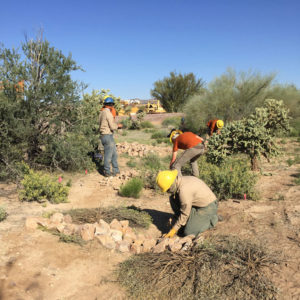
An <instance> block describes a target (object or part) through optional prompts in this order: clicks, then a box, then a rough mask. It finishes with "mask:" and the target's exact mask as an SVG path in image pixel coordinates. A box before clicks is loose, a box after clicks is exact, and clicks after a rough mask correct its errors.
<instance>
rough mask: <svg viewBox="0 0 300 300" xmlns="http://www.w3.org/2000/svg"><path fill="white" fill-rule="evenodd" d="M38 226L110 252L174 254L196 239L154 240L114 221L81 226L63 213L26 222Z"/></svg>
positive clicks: (30, 225)
mask: <svg viewBox="0 0 300 300" xmlns="http://www.w3.org/2000/svg"><path fill="white" fill-rule="evenodd" d="M38 225H41V226H43V227H46V228H48V229H55V230H57V231H58V232H60V233H63V234H66V235H76V234H77V235H79V236H81V238H82V239H83V240H84V241H90V240H93V239H97V240H98V241H99V242H100V244H101V245H103V246H104V247H105V248H108V249H114V250H118V251H120V252H131V253H142V252H150V251H151V252H154V253H160V252H163V251H164V250H166V249H169V250H171V251H173V252H175V251H180V250H182V251H183V250H186V249H188V248H189V247H190V246H192V245H193V243H194V242H195V239H194V238H195V236H192V235H191V236H186V237H184V238H180V237H174V238H170V239H169V238H160V239H156V238H152V237H151V236H149V235H148V234H146V235H144V234H141V233H135V232H134V230H133V229H132V228H131V227H130V226H129V221H128V220H123V221H118V220H116V219H114V220H113V221H112V222H111V223H110V224H108V223H107V222H105V221H104V220H102V219H100V220H99V221H98V222H96V223H94V224H84V225H78V224H73V223H72V218H71V216H70V215H65V216H64V215H63V214H61V213H55V214H53V215H52V216H51V217H50V219H48V218H43V217H29V218H27V219H26V223H25V226H26V228H27V229H36V228H38Z"/></svg>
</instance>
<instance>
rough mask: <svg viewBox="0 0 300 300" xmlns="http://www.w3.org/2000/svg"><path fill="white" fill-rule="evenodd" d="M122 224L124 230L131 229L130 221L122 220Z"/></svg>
mask: <svg viewBox="0 0 300 300" xmlns="http://www.w3.org/2000/svg"><path fill="white" fill-rule="evenodd" d="M120 224H121V225H122V228H127V227H129V221H128V220H122V221H120Z"/></svg>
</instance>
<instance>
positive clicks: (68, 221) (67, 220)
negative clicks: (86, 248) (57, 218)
mask: <svg viewBox="0 0 300 300" xmlns="http://www.w3.org/2000/svg"><path fill="white" fill-rule="evenodd" d="M72 221H73V220H72V217H71V216H70V215H69V214H68V215H64V222H65V223H68V224H71V223H72Z"/></svg>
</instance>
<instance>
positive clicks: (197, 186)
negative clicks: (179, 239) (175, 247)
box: [173, 176, 217, 230]
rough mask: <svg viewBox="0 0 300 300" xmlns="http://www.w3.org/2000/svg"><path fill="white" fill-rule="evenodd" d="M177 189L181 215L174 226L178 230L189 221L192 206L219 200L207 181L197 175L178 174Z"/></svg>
mask: <svg viewBox="0 0 300 300" xmlns="http://www.w3.org/2000/svg"><path fill="white" fill-rule="evenodd" d="M176 190H177V192H178V194H179V200H180V215H179V217H178V219H177V221H176V223H175V225H174V227H173V228H174V229H176V230H178V229H179V228H180V227H181V226H184V225H185V224H186V223H187V221H188V219H189V216H190V213H191V209H192V206H194V207H206V206H207V205H209V204H210V203H212V202H214V201H215V200H217V197H216V195H215V194H214V193H213V192H212V190H211V189H210V188H209V187H208V186H207V185H206V183H205V182H204V181H202V180H201V179H199V178H197V177H195V176H182V177H181V176H178V177H177V179H176Z"/></svg>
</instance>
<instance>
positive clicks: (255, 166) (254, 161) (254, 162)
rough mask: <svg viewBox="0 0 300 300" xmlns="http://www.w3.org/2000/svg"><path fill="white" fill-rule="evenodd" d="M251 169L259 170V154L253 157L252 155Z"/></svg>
mask: <svg viewBox="0 0 300 300" xmlns="http://www.w3.org/2000/svg"><path fill="white" fill-rule="evenodd" d="M251 170H252V171H258V170H259V168H258V159H257V156H256V155H254V156H253V157H251Z"/></svg>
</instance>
